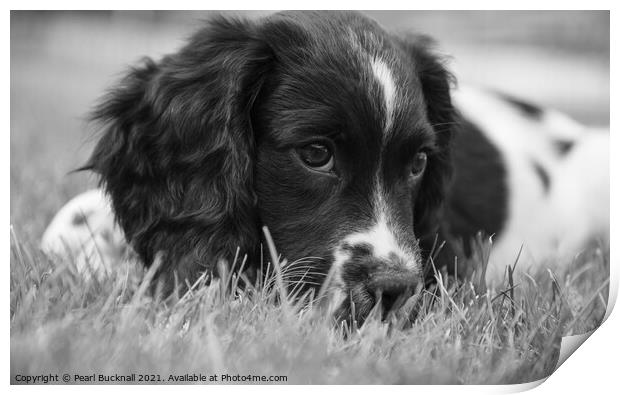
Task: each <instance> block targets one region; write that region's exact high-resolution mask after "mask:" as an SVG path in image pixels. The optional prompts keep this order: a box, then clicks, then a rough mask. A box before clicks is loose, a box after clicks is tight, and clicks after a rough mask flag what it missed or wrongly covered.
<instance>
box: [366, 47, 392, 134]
mask: <svg viewBox="0 0 620 395" xmlns="http://www.w3.org/2000/svg"><path fill="white" fill-rule="evenodd" d="M371 66H372V72H373V74H374V75H375V78H376V79H377V81H378V82H379V85H381V89H382V91H383V101H384V104H385V116H386V119H385V129H384V131H385V133H387V132H388V131H389V130H390V127H391V126H392V122H393V117H394V103H395V101H396V84H395V83H394V77H393V75H392V72H391V71H390V68H389V67H388V65H387V64H386V63H385V62H384V61H383V60H381V59H378V58H374V59H373V60H372V62H371Z"/></svg>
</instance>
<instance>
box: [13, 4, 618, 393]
mask: <svg viewBox="0 0 620 395" xmlns="http://www.w3.org/2000/svg"><path fill="white" fill-rule="evenodd" d="M536 14H541V13H536ZM582 14H585V15H582V17H581V19H579V18H575V17H573V16H571V17H566V16H565V15H564V16H557V15H555V16H553V18H552V17H549V18H547V19H545V18H544V17H541V16H540V15H538V16H536V17H533V16H531V15H530V16H529V17H528V16H527V15H525V16H519V15H520V14H519V15H516V14H515V15H512V16H510V17H509V19H510V18H512V19H510V21H511V22H512V23H517V22H519V23H520V24H522V23H523V22H524V21H529V22H528V23H529V24H530V30H529V31H530V32H532V31H533V32H537V33H538V34H539V36H537V37H536V38H537V40H538V39H539V38H540V37H542V39H540V40H538V41H536V45H534V44H533V43H532V41H533V40H532V38H531V37H523V34H518V35H512V36H511V35H510V31H509V29H508V31H507V29H504V28H502V29H500V27H501V26H503V25H505V23H502V22H501V20H499V21H493V18H490V17H489V15H487V14H475V15H474V14H471V15H465V16H464V15H462V14H458V15H450V16H449V18H452V19H451V20H452V21H459V24H456V25H451V26H452V29H453V30H454V29H456V30H457V33H459V34H456V33H455V32H454V31H450V29H447V28H444V27H442V26H444V24H445V21H444V22H443V23H444V24H442V23H439V22H441V21H443V20H444V19H446V18H447V19H449V18H448V16H446V17H445V18H444V19H442V18H443V17H442V16H441V15H439V16H438V15H436V14H425V15H423V17H424V18H422V17H421V16H416V17H412V21H414V22H416V21H417V22H418V23H417V24H416V26H418V27H420V28H421V29H424V30H428V29H431V33H433V34H434V35H436V36H439V37H440V38H442V39H443V41H446V42H447V44H448V45H447V46H448V51H449V52H451V53H454V54H458V57H457V58H456V59H457V60H456V61H455V69H456V70H457V76H458V77H460V78H461V79H463V80H469V81H472V82H480V80H481V78H483V77H482V75H484V76H485V77H484V78H485V80H484V82H485V83H486V84H489V85H494V86H500V87H503V88H505V89H509V90H510V88H511V87H512V86H511V85H510V83H507V82H505V81H507V79H506V78H504V77H505V75H504V74H502V73H507V72H509V71H510V72H513V73H514V72H515V70H514V66H511V65H510V62H509V61H508V60H507V59H509V54H510V53H511V51H513V50H514V48H519V49H520V51H521V52H520V56H521V61H522V64H521V65H520V66H519V68H520V69H527V68H528V67H524V66H523V65H524V64H526V65H528V64H529V65H532V68H533V70H545V68H546V67H548V64H547V63H545V62H547V61H548V62H552V63H553V65H554V66H557V67H556V68H555V69H554V73H555V77H554V78H558V79H561V78H563V76H564V77H566V78H569V77H570V76H571V75H578V76H579V78H578V79H573V80H571V82H572V85H571V87H572V89H574V90H576V91H578V93H579V94H578V95H576V94H574V95H572V96H571V97H572V98H573V99H571V100H566V99H565V98H566V92H564V91H562V89H566V88H561V87H563V86H565V85H564V84H563V83H562V82H563V81H559V82H557V84H556V85H554V84H546V85H541V84H540V83H539V81H538V80H536V78H534V79H533V81H530V80H528V79H526V78H522V79H521V80H518V81H515V82H512V84H514V85H515V86H517V85H518V88H515V89H516V92H513V93H523V92H525V93H526V96H527V95H529V98H532V99H534V100H536V101H538V102H539V103H542V104H545V105H552V106H555V107H558V108H560V109H562V110H564V111H567V112H569V113H570V114H571V115H573V116H574V117H575V118H577V119H579V120H582V121H584V122H588V123H593V124H601V125H607V124H608V122H609V118H608V117H609V65H608V60H609V58H608V53H609V41H608V35H607V41H606V42H605V40H604V37H605V34H604V33H605V29H607V32H608V29H609V24H608V21H609V20H608V19H606V21H607V25H605V23H604V21H605V18H604V17H602V19H601V15H599V14H596V13H582ZM378 16H379V17H380V18H383V19H382V21H383V23H384V24H386V23H390V22H393V24H394V25H395V26H397V27H399V28H400V29H402V28H403V27H406V26H408V23H412V22H411V21H409V20H406V18H404V17H397V16H395V15H393V14H389V15H387V14H386V15H378ZM416 18H417V19H416ZM433 18H434V19H433ZM506 18H508V17H506ZM528 18H529V19H528ZM425 21H426V22H425ZM198 23H199V22H197V21H196V20H195V18H190V17H189V16H188V15H187V14H186V13H181V14H173V15H161V14H157V13H155V14H135V13H129V14H122V15H117V14H112V15H108V14H106V15H105V16H104V17H102V16H101V15H94V14H56V15H49V14H41V13H38V14H28V13H12V16H11V169H10V174H11V179H10V187H11V192H10V193H11V207H10V217H11V230H12V233H11V258H10V265H11V269H10V273H11V274H10V303H11V306H10V314H11V316H10V320H11V321H10V322H11V352H10V361H11V381H12V382H15V375H16V374H22V375H28V374H29V375H37V374H47V373H58V374H64V373H69V374H71V375H72V382H73V378H74V377H73V375H75V374H79V375H83V376H88V375H89V374H92V373H96V374H108V375H114V374H119V375H123V374H132V373H135V374H152V375H159V376H154V377H151V376H149V377H148V378H155V379H160V380H162V381H163V382H171V381H172V380H173V379H177V380H178V379H180V378H183V375H184V374H190V375H193V374H203V375H207V377H208V376H209V375H214V374H217V375H218V380H219V382H222V375H223V374H228V375H230V376H232V378H231V379H230V380H229V381H228V382H234V381H232V380H233V379H234V378H235V377H237V376H235V375H248V374H250V375H259V376H260V375H265V376H266V377H269V376H280V375H283V376H286V381H285V382H286V383H289V384H290V383H343V384H344V383H355V384H366V383H385V384H390V383H409V384H431V383H464V384H470V383H477V384H487V383H489V384H490V383H521V382H529V381H533V380H537V379H540V378H543V377H545V376H547V375H549V374H550V373H551V372H552V371H553V368H554V367H555V364H556V361H557V358H558V355H559V345H560V340H561V336H565V335H569V334H576V333H584V332H586V331H588V330H592V329H594V328H596V327H597V326H598V325H599V324H600V323H601V320H602V318H603V316H604V314H605V308H606V304H607V295H608V292H609V290H608V279H609V247H608V246H607V245H595V246H592V248H590V249H589V250H587V251H584V252H583V253H582V254H580V255H579V256H577V257H575V258H574V259H573V260H570V261H567V262H547V263H548V265H544V266H549V267H550V270H547V269H540V270H538V271H536V272H531V273H529V274H528V275H523V276H518V277H514V278H510V277H509V276H507V278H506V282H505V284H503V286H501V287H499V288H498V289H495V290H491V291H488V292H485V287H484V286H483V284H481V283H480V282H479V281H477V280H475V279H474V280H472V281H471V282H465V283H461V284H456V283H454V281H453V280H451V279H450V278H448V277H447V276H445V275H443V274H442V273H437V278H438V286H436V287H435V288H432V289H428V290H426V291H424V292H423V294H422V295H421V296H419V297H418V298H416V299H415V300H412V301H411V303H410V307H413V308H415V309H417V310H418V315H417V319H416V320H415V322H414V323H413V324H412V325H410V324H409V323H408V322H407V321H406V320H403V319H398V318H394V319H392V320H391V321H389V322H381V321H380V320H378V319H376V318H374V317H371V319H369V320H368V321H367V322H366V323H365V324H364V325H363V326H361V327H355V326H342V325H338V324H337V323H335V322H334V321H333V320H332V319H331V318H330V317H329V316H328V315H327V314H325V311H324V306H322V305H321V304H320V303H319V302H320V301H319V302H316V301H314V302H313V301H309V300H308V299H304V298H302V299H301V300H300V299H299V298H297V299H295V298H292V297H291V296H290V295H288V293H287V292H286V291H285V289H284V288H283V287H282V286H280V284H281V283H286V280H287V273H288V274H290V270H291V269H289V268H287V267H284V268H283V269H282V272H281V274H278V272H277V271H274V272H270V273H267V274H266V275H265V276H264V277H263V278H262V279H259V281H258V282H254V283H248V282H246V281H245V280H244V279H243V278H236V277H235V276H230V275H227V274H226V275H224V276H223V279H221V280H217V281H215V282H212V283H211V284H210V285H206V284H205V283H203V282H200V283H197V284H195V287H194V288H193V289H192V290H191V292H189V293H187V294H185V295H179V297H177V298H168V299H165V300H163V299H162V298H160V297H158V296H157V295H153V294H152V293H151V292H149V287H148V285H149V273H148V272H145V271H144V270H143V269H142V268H141V266H140V265H138V264H136V262H133V261H127V262H119V263H118V264H116V265H115V266H114V267H113V268H112V270H111V271H110V272H109V273H108V274H107V275H106V276H105V277H104V278H102V279H100V280H88V279H86V278H84V276H82V275H80V274H78V273H77V270H76V268H75V266H74V264H73V262H71V261H70V260H67V261H62V262H58V261H53V260H51V259H49V258H47V257H45V256H44V255H43V254H41V253H40V251H39V250H38V240H39V238H40V236H41V234H42V232H43V230H44V228H45V225H46V224H47V223H48V222H49V221H50V219H51V218H52V216H53V215H54V213H55V212H56V210H58V209H59V208H60V207H61V206H62V204H63V203H64V202H66V201H67V200H68V199H69V198H70V197H72V196H74V195H75V194H77V193H79V192H81V191H83V190H85V189H86V188H89V187H92V186H93V185H94V184H95V183H96V180H95V179H94V178H93V177H92V176H90V175H88V174H83V173H70V171H71V170H73V169H75V168H77V167H79V166H80V165H81V164H83V163H84V161H85V159H86V158H87V156H88V154H89V152H90V150H91V148H92V143H93V142H92V139H91V138H90V136H92V131H90V130H89V129H88V125H86V123H85V122H84V117H85V115H86V113H87V112H88V110H89V108H90V106H92V104H93V103H94V102H95V101H96V99H97V97H98V96H99V95H100V94H101V93H102V92H104V90H105V89H106V88H107V87H108V86H109V85H110V84H111V83H112V82H113V81H115V80H116V79H117V77H118V76H119V73H121V72H122V70H123V69H124V67H125V66H126V65H127V64H129V63H131V62H133V61H135V60H137V59H139V58H140V56H142V55H145V54H148V55H152V56H155V57H157V56H159V55H161V54H162V53H165V52H168V51H170V50H172V49H174V48H175V47H176V46H178V44H179V43H180V39H182V38H183V37H184V36H185V35H186V34H187V33H188V32H190V31H191V30H192V28H193V27H195V26H196V25H197V24H198ZM573 23H576V24H581V25H582V26H588V27H591V29H589V30H587V29H586V30H580V31H581V32H582V33H583V32H584V31H587V33H583V34H580V35H579V37H578V40H579V41H578V42H574V41H571V42H569V43H567V42H565V41H570V40H571V39H573V40H577V38H575V37H576V36H575V35H573V36H571V34H569V33H566V32H567V31H569V30H566V29H567V28H566V26H568V25H571V24H573ZM480 24H486V25H484V26H486V29H482V31H484V32H486V33H485V34H488V35H489V36H488V37H491V38H488V37H487V36H485V37H486V38H485V39H484V40H482V39H481V38H480V34H481V33H480V32H479V30H477V29H474V28H473V27H475V26H479V25H480ZM454 26H456V27H454ZM433 27H434V28H435V29H436V31H432V28H433ZM442 29H443V30H442ZM493 29H495V30H493ZM524 30H527V29H524ZM548 31H551V32H553V34H551V33H548ZM545 32H547V33H545ZM558 32H560V33H558ZM561 32H564V33H565V34H564V33H561ZM450 34H452V35H453V36H459V37H461V38H462V41H461V42H459V41H458V40H452V41H451V40H450ZM551 36H553V37H555V38H553V37H551ZM507 37H509V38H507ZM550 37H551V38H550ZM601 37H603V38H601ZM562 40H565V41H562ZM539 41H540V42H539ZM592 43H596V44H597V45H593V44H592ZM548 47H553V48H554V52H553V56H548V55H549V50H548ZM491 48H492V49H493V50H490V49H491ZM541 53H545V54H546V57H545V56H538V55H539V54H541ZM481 54H482V55H484V56H485V57H486V59H487V60H488V62H485V64H487V65H488V66H487V67H488V70H486V72H485V69H484V67H482V68H477V69H476V68H475V67H474V65H476V64H477V63H478V61H479V56H481ZM455 56H456V55H455ZM459 59H461V60H459ZM498 65H500V66H501V65H503V66H502V67H499V68H498V67H497V66H498ZM511 67H512V69H511ZM571 73H573V74H571ZM511 81H512V80H511ZM502 84H503V85H502ZM506 84H508V85H506ZM519 90H520V91H519ZM569 93H575V92H569ZM575 98H578V99H575ZM487 248H490V246H489V244H488V242H486V241H484V242H483V241H481V242H480V243H479V245H478V251H479V254H477V256H476V257H474V258H473V259H472V261H471V262H469V263H468V264H471V265H474V266H475V267H478V268H480V267H482V266H484V264H485V258H484V257H485V252H486V249H487ZM516 255H517V254H515V259H516V258H517V256H516ZM241 261H242V258H241V257H239V259H238V262H236V264H237V265H238V264H240V262H241ZM463 264H465V263H463ZM517 264H518V263H517ZM278 276H280V277H278ZM171 375H173V377H171ZM176 376H181V377H176ZM191 377H194V376H191ZM239 377H240V376H239ZM239 377H237V380H239ZM136 379H137V377H136ZM277 382H282V381H277Z"/></svg>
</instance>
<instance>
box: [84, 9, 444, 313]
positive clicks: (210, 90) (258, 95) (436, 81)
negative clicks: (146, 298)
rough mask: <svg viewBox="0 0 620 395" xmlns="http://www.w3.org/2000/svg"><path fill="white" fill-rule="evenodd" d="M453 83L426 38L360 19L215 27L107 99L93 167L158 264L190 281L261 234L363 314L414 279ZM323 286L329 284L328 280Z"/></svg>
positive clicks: (333, 16) (133, 75)
mask: <svg viewBox="0 0 620 395" xmlns="http://www.w3.org/2000/svg"><path fill="white" fill-rule="evenodd" d="M452 113H453V111H452V107H451V102H450V94H449V75H448V73H447V72H446V70H445V69H444V67H443V66H442V64H441V62H440V61H439V60H438V59H437V58H436V57H435V55H433V54H432V52H431V50H430V48H429V40H428V39H426V38H424V37H420V36H410V37H405V38H402V37H397V36H393V35H390V34H389V33H387V32H386V31H384V30H383V29H382V28H381V27H380V26H379V25H377V24H376V23H375V22H373V21H371V20H369V19H367V18H365V17H364V16H362V15H360V14H356V13H336V12H333V13H332V12H286V13H279V14H275V15H272V16H270V17H267V18H265V19H263V20H260V21H245V20H238V19H231V18H224V17H219V18H215V19H213V20H211V21H210V22H209V23H208V24H207V26H206V27H205V28H203V29H202V30H200V31H198V32H197V33H196V34H195V35H194V36H193V37H192V38H191V39H190V41H189V43H188V44H187V45H186V46H184V47H183V48H182V49H180V50H179V51H178V52H177V53H175V54H173V55H170V56H167V57H164V58H163V59H162V60H161V61H159V62H157V63H155V62H153V61H150V60H146V61H145V62H144V64H143V65H142V66H140V67H138V68H135V69H133V70H132V71H131V72H130V73H129V75H128V76H127V77H126V78H125V79H124V80H123V81H122V83H121V84H120V86H119V87H117V88H116V89H115V90H113V91H111V92H110V94H109V95H108V96H107V98H106V99H105V100H104V102H103V103H102V104H101V106H100V107H99V108H98V110H97V112H96V114H95V118H96V119H97V120H99V121H101V122H102V123H103V124H104V125H105V129H104V134H103V135H102V137H101V139H100V141H99V143H98V145H97V147H96V149H95V151H94V153H93V156H92V158H91V162H90V164H89V166H90V167H91V168H92V169H94V170H95V171H97V172H98V173H100V175H101V179H102V181H103V183H104V184H105V186H106V189H107V191H108V193H109V194H110V196H111V200H112V204H113V208H114V211H115V213H116V216H117V220H118V221H119V223H120V225H121V226H122V228H123V229H124V231H125V234H126V237H127V239H128V240H129V241H130V242H131V244H132V246H133V247H134V249H135V250H136V251H137V252H138V253H139V254H140V255H141V257H142V258H143V259H144V261H145V263H147V264H149V263H150V262H152V260H153V259H154V256H155V254H156V253H159V252H162V253H163V257H164V258H163V259H164V266H163V272H164V273H166V274H168V275H170V276H171V277H169V278H173V277H172V276H173V273H174V272H176V276H177V278H179V279H183V278H189V279H190V280H191V278H195V276H196V275H197V274H198V273H200V272H202V271H204V270H206V269H207V270H208V269H211V268H213V267H214V265H215V263H216V262H218V261H219V260H222V259H224V260H228V261H230V260H232V257H233V256H234V254H235V252H236V251H237V248H238V247H239V248H240V249H241V252H242V253H247V254H248V255H249V256H250V257H252V256H254V257H257V256H260V251H261V249H260V241H261V237H260V229H261V226H262V225H266V226H267V227H268V228H269V229H270V231H271V234H272V235H273V239H274V241H275V244H276V246H277V247H278V249H279V251H280V252H281V253H282V254H283V255H284V256H285V257H286V258H287V259H288V260H289V261H295V260H297V259H300V258H308V259H304V260H302V262H304V265H306V266H309V265H310V266H312V267H311V268H312V272H316V273H322V276H324V274H325V273H327V272H328V271H329V270H330V268H332V267H333V268H335V273H336V279H337V281H336V283H337V284H338V286H339V287H341V289H342V290H343V291H344V292H345V293H347V294H350V295H351V296H352V299H353V300H354V301H355V302H356V303H357V304H358V305H359V306H358V312H360V314H362V315H363V314H364V312H368V310H369V309H370V307H371V306H372V305H373V304H374V301H375V297H376V296H375V295H376V294H377V293H383V295H384V299H393V298H394V297H395V296H397V295H400V294H402V293H406V291H407V290H411V289H413V288H415V287H416V285H417V283H419V281H420V277H421V270H422V260H423V256H424V255H425V253H428V251H422V249H421V247H420V245H419V239H420V238H422V237H427V236H429V235H432V234H434V232H435V231H436V225H437V219H436V213H437V210H438V208H439V206H440V204H441V202H442V198H443V190H444V184H445V181H446V178H447V176H448V174H449V158H448V144H449V140H450V134H451V133H450V129H451V125H452ZM316 278H319V279H320V278H322V277H321V275H319V276H318V277H316Z"/></svg>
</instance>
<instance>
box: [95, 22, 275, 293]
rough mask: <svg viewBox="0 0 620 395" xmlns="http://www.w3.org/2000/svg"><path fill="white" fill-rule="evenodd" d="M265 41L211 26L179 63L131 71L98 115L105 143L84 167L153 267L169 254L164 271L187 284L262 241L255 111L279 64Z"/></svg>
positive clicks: (248, 32)
mask: <svg viewBox="0 0 620 395" xmlns="http://www.w3.org/2000/svg"><path fill="white" fill-rule="evenodd" d="M257 34H258V33H257V26H256V25H255V24H254V23H252V22H250V21H244V20H237V19H229V18H224V17H218V18H215V19H212V20H211V21H210V22H209V23H208V25H207V26H206V27H205V28H203V29H202V30H200V31H198V32H197V33H196V34H194V35H193V36H192V37H191V38H190V40H189V42H188V43H187V45H186V46H184V47H183V48H181V49H180V50H179V51H178V52H177V53H175V54H173V55H169V56H166V57H164V58H163V59H162V60H161V61H160V62H157V63H156V62H153V61H152V60H149V59H147V60H145V61H144V62H143V64H142V65H141V66H139V67H137V68H134V69H132V70H131V71H130V72H129V74H128V75H127V76H126V77H125V78H124V79H123V80H122V82H121V83H120V85H119V86H118V87H116V88H115V89H114V90H112V91H111V92H110V93H109V94H108V95H107V96H106V97H105V98H104V100H103V101H102V103H101V104H100V105H99V107H98V108H96V110H95V112H94V116H93V118H94V120H95V121H97V122H98V123H100V124H101V125H102V127H103V135H102V136H101V137H100V140H99V142H98V144H97V145H96V148H95V150H94V152H93V154H92V157H91V158H90V161H89V163H88V164H87V166H85V167H86V168H90V169H92V170H94V171H95V172H97V173H99V174H100V176H101V183H102V185H103V186H104V187H105V189H106V191H107V192H108V193H109V195H110V197H111V201H112V205H113V209H114V212H115V215H116V218H117V220H118V222H119V224H120V225H121V227H122V228H123V230H124V232H125V235H126V237H127V239H128V240H129V242H130V243H131V245H132V246H133V247H134V249H135V250H136V252H137V253H138V254H139V255H140V256H141V258H142V259H143V260H144V262H145V264H147V265H150V264H151V263H152V262H153V259H154V258H155V254H158V253H160V252H161V253H162V258H163V262H162V263H163V266H162V267H161V268H160V271H161V272H165V273H167V274H169V275H170V276H178V279H179V280H180V281H184V279H188V280H190V281H191V280H192V279H194V278H196V276H197V275H198V274H199V273H200V272H202V271H205V270H210V269H213V268H214V267H216V264H217V262H218V261H219V260H222V259H224V260H228V261H229V262H230V261H232V259H231V258H232V257H233V256H234V255H235V252H236V250H237V248H238V247H239V248H241V251H242V253H251V252H253V249H254V248H256V246H257V244H258V243H259V240H260V238H259V232H258V229H259V224H257V219H256V214H255V200H256V198H255V195H254V192H253V183H252V177H253V163H254V152H253V149H254V136H253V131H252V125H251V121H250V111H251V107H252V105H253V102H254V100H255V98H256V96H257V95H258V93H259V90H260V87H261V84H262V81H263V79H264V76H265V74H266V73H267V71H268V69H269V67H270V62H271V59H272V54H271V50H270V48H269V46H268V45H266V44H265V43H264V42H263V41H261V40H260V39H259V37H257ZM175 272H176V273H175ZM171 278H172V277H171Z"/></svg>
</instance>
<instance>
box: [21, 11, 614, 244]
mask: <svg viewBox="0 0 620 395" xmlns="http://www.w3.org/2000/svg"><path fill="white" fill-rule="evenodd" d="M269 13H270V12H265V11H251V12H233V14H242V15H246V16H248V17H251V18H257V17H260V16H263V15H266V14H269ZM365 13H366V14H368V15H369V16H371V17H373V18H375V19H376V20H378V21H379V22H380V23H381V24H382V25H383V26H384V27H385V28H387V29H388V30H392V31H403V32H405V31H417V32H421V33H426V34H429V35H431V36H433V37H434V38H435V39H436V40H437V41H438V44H439V48H440V49H441V51H442V52H443V53H445V54H447V55H449V56H450V58H451V63H450V68H451V69H452V70H453V71H454V73H455V74H456V76H457V78H458V80H459V82H460V83H461V84H463V83H468V84H469V83H471V84H476V85H482V86H486V87H491V88H494V89H499V90H502V91H505V92H506V93H510V94H512V95H514V96H517V97H522V98H524V99H528V100H531V101H533V102H535V103H537V104H540V105H543V106H550V107H554V108H557V109H559V110H562V111H564V112H566V113H568V114H569V115H571V116H572V117H573V118H575V119H577V120H579V121H582V122H584V123H587V124H591V125H598V126H606V125H608V124H609V12H608V11H518V12H515V11H458V12H456V11H455V12H448V11H368V12H365ZM209 14H210V12H207V11H196V12H187V11H183V12H180V11H153V12H150V11H149V12H146V11H116V12H99V11H97V12H59V11H45V12H21V11H20V12H16V11H13V12H11V139H10V141H11V142H10V144H11V147H10V148H11V176H10V177H11V178H10V188H11V208H10V211H11V213H10V215H11V224H12V225H13V227H14V230H15V232H16V233H17V234H18V235H19V236H20V238H21V239H22V240H23V241H26V242H28V241H30V242H31V243H32V244H35V245H36V243H37V240H38V239H39V237H40V235H41V233H42V232H43V230H44V227H45V226H46V224H47V223H48V222H49V221H50V220H51V218H52V216H53V215H54V213H55V212H56V211H57V210H58V209H59V208H60V207H61V206H62V205H63V204H64V203H66V201H67V200H68V199H70V198H71V197H73V196H74V195H76V194H78V193H79V192H82V191H84V190H85V189H87V188H88V187H92V186H94V185H95V184H96V180H95V179H94V177H92V175H88V174H83V173H73V174H69V173H70V172H71V170H73V169H75V168H77V167H79V166H80V165H82V164H83V163H84V162H85V160H86V159H87V157H88V155H89V153H90V151H91V149H92V146H93V143H94V141H93V139H92V130H90V129H89V128H88V126H87V123H86V122H85V119H86V115H87V113H88V111H89V110H90V109H91V108H92V106H93V104H94V103H95V102H96V100H97V98H98V97H99V96H101V94H102V93H104V92H105V90H106V88H108V87H110V85H111V84H113V83H114V82H115V81H117V80H118V79H119V77H120V76H122V74H123V71H124V70H125V69H126V68H127V67H128V66H129V65H131V64H133V63H135V62H136V61H137V60H139V59H140V58H141V57H143V56H150V57H153V58H155V59H157V58H159V57H161V56H162V55H164V54H166V53H169V52H172V51H174V50H175V49H176V48H178V47H179V46H180V45H181V44H182V43H183V40H184V38H186V37H187V36H188V35H189V34H190V33H191V32H193V31H194V30H195V29H196V28H197V27H199V26H200V25H201V23H202V21H203V20H204V19H206V18H208V17H209Z"/></svg>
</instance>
